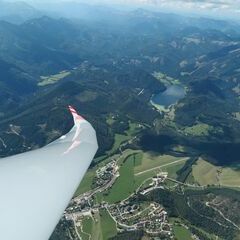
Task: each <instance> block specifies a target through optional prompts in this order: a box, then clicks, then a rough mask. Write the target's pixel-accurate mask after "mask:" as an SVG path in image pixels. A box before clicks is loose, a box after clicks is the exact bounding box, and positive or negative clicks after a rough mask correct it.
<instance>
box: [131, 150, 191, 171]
mask: <svg viewBox="0 0 240 240" xmlns="http://www.w3.org/2000/svg"><path fill="white" fill-rule="evenodd" d="M136 157H137V163H138V164H137V165H136V166H135V168H134V173H135V175H140V174H141V173H143V172H144V171H151V169H152V170H153V171H154V170H156V169H157V168H159V167H161V166H163V167H165V166H166V167H167V164H169V165H171V164H173V163H178V162H185V161H186V160H187V158H179V157H174V156H170V155H159V154H156V153H153V152H144V153H141V154H140V153H139V154H138V155H137V156H136Z"/></svg>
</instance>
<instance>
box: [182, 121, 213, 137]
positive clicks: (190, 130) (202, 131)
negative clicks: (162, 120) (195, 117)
mask: <svg viewBox="0 0 240 240" xmlns="http://www.w3.org/2000/svg"><path fill="white" fill-rule="evenodd" d="M212 130H213V127H212V126H209V125H207V124H204V123H199V124H196V125H194V126H192V127H186V128H185V129H184V133H185V134H187V135H191V136H208V135H209V132H210V131H212Z"/></svg>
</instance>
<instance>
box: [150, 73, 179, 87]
mask: <svg viewBox="0 0 240 240" xmlns="http://www.w3.org/2000/svg"><path fill="white" fill-rule="evenodd" d="M152 75H153V76H154V77H155V78H156V79H157V80H159V81H160V82H161V83H163V84H164V85H167V86H169V85H176V84H180V81H179V80H178V79H174V78H172V77H169V76H168V75H166V74H164V73H162V72H154V73H153V74H152Z"/></svg>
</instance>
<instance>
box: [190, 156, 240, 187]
mask: <svg viewBox="0 0 240 240" xmlns="http://www.w3.org/2000/svg"><path fill="white" fill-rule="evenodd" d="M192 174H193V177H194V179H195V181H196V182H198V183H199V184H200V185H207V184H217V185H219V184H220V185H222V186H229V187H240V166H232V167H224V168H223V167H218V166H214V165H213V164H211V163H209V162H207V161H205V160H203V159H201V158H200V159H199V160H198V161H197V164H196V165H194V166H193V172H192Z"/></svg>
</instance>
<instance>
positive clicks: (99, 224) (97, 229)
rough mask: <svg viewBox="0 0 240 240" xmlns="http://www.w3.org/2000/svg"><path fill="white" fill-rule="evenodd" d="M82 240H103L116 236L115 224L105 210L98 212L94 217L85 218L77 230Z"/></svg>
mask: <svg viewBox="0 0 240 240" xmlns="http://www.w3.org/2000/svg"><path fill="white" fill-rule="evenodd" d="M79 233H80V236H81V237H82V239H83V240H105V239H109V238H111V237H113V236H115V235H116V234H117V229H116V224H115V222H114V221H113V219H112V218H111V217H110V215H109V214H108V212H107V211H106V210H100V211H99V213H96V214H95V215H94V217H85V218H84V219H83V220H82V228H81V229H79Z"/></svg>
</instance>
